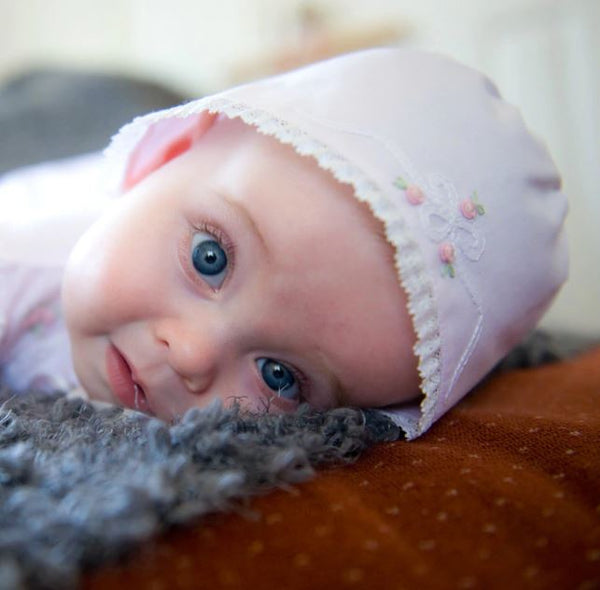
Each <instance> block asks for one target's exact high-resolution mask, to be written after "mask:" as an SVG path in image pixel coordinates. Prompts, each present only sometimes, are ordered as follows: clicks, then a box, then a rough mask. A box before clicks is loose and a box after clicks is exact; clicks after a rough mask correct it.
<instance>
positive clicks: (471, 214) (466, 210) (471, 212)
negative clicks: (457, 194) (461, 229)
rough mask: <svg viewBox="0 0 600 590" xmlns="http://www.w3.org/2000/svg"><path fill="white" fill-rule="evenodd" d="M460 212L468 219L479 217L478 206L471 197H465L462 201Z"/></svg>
mask: <svg viewBox="0 0 600 590" xmlns="http://www.w3.org/2000/svg"><path fill="white" fill-rule="evenodd" d="M460 212H461V213H462V215H463V217H464V218H466V219H475V217H477V208H476V207H475V203H473V201H472V200H471V199H463V200H462V201H461V202H460Z"/></svg>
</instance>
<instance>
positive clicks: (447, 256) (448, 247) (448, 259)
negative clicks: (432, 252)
mask: <svg viewBox="0 0 600 590" xmlns="http://www.w3.org/2000/svg"><path fill="white" fill-rule="evenodd" d="M439 254H440V260H441V261H442V262H445V263H447V264H452V263H453V262H454V246H453V245H452V244H450V243H449V242H444V243H443V244H440V247H439Z"/></svg>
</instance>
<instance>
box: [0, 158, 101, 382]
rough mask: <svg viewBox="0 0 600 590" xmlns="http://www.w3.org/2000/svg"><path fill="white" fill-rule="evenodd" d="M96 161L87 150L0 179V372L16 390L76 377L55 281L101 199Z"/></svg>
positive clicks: (98, 210)
mask: <svg viewBox="0 0 600 590" xmlns="http://www.w3.org/2000/svg"><path fill="white" fill-rule="evenodd" d="M100 163H101V156H99V155H97V154H92V155H86V156H80V157H76V158H71V159H68V160H62V161H59V162H51V163H47V164H42V165H39V166H31V167H28V168H23V169H21V170H17V171H14V172H11V173H9V174H6V175H5V176H3V177H2V178H1V179H0V211H2V215H1V217H0V367H1V373H0V378H1V380H2V383H3V384H6V385H8V386H9V387H11V388H12V389H15V390H17V391H19V390H25V389H28V388H36V389H41V390H46V391H50V390H54V389H61V390H65V391H72V390H74V389H75V388H76V387H77V385H78V384H77V378H76V377H75V373H74V371H73V366H72V363H71V355H70V347H69V339H68V335H67V331H66V328H65V325H64V322H63V317H62V312H61V303H60V285H61V281H62V274H63V269H64V265H65V262H66V259H67V256H68V253H69V252H70V250H71V248H72V246H73V244H74V242H75V241H76V240H77V238H78V237H79V236H80V235H81V233H83V231H84V230H85V229H86V228H87V227H88V226H89V224H90V223H91V222H92V221H93V219H95V218H96V216H97V215H98V214H99V212H100V211H101V210H102V209H103V207H104V206H105V205H106V204H107V197H106V195H104V194H103V193H102V192H101V191H100V190H99V189H97V188H96V187H99V186H101V183H100V182H99V180H100V176H99V175H100V174H101V166H100ZM82 189H85V193H82Z"/></svg>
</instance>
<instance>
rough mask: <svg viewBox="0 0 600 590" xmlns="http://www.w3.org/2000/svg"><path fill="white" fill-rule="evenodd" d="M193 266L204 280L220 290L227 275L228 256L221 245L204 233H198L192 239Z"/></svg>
mask: <svg viewBox="0 0 600 590" xmlns="http://www.w3.org/2000/svg"><path fill="white" fill-rule="evenodd" d="M191 249H192V252H191V256H192V264H193V265H194V268H195V269H196V270H197V271H198V274H200V275H202V278H203V279H204V280H205V281H206V282H207V283H208V284H209V285H210V286H211V287H213V288H215V289H218V288H219V287H220V286H221V284H222V283H223V281H224V279H225V275H226V274H227V254H226V253H225V250H224V249H223V248H222V247H221V244H219V242H218V241H217V240H216V239H215V238H214V236H211V235H210V234H207V233H204V232H196V233H195V234H194V236H193V238H192V248H191Z"/></svg>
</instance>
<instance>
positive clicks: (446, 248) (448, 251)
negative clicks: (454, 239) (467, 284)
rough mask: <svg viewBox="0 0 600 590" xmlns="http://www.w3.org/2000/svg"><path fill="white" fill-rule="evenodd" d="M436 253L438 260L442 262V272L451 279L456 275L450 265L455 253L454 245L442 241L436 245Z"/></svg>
mask: <svg viewBox="0 0 600 590" xmlns="http://www.w3.org/2000/svg"><path fill="white" fill-rule="evenodd" d="M438 254H439V257H440V260H441V261H442V262H443V263H444V273H445V274H447V275H448V276H449V277H450V278H452V279H453V278H454V277H455V276H456V273H455V272H454V266H453V265H452V263H453V262H454V259H455V254H456V253H455V251H454V246H453V245H452V244H451V243H450V242H442V243H441V244H440V245H439V247H438Z"/></svg>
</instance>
